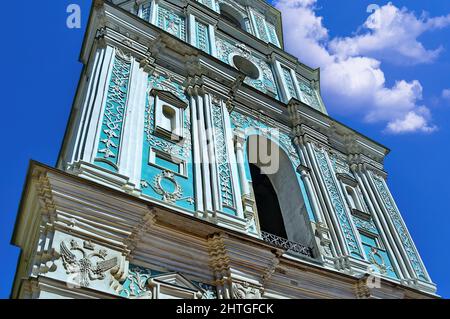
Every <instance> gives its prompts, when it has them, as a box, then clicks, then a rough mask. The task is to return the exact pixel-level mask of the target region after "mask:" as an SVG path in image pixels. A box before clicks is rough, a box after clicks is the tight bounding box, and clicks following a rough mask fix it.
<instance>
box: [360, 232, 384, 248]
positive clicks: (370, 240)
mask: <svg viewBox="0 0 450 319" xmlns="http://www.w3.org/2000/svg"><path fill="white" fill-rule="evenodd" d="M359 234H360V236H361V241H362V243H363V244H364V245H367V246H370V247H375V248H380V247H379V246H380V245H379V243H378V238H377V237H375V236H371V235H368V234H365V233H362V232H359Z"/></svg>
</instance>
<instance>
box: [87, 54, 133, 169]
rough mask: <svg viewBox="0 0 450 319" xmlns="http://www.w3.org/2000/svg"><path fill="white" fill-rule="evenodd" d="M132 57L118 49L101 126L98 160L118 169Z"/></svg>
mask: <svg viewBox="0 0 450 319" xmlns="http://www.w3.org/2000/svg"><path fill="white" fill-rule="evenodd" d="M130 71H131V58H130V57H128V56H126V55H124V54H123V53H122V52H121V51H119V50H118V51H117V54H116V57H115V61H114V66H113V70H112V75H111V81H110V85H109V89H108V93H107V97H106V106H105V113H104V116H103V123H102V127H101V135H100V145H99V150H98V153H97V159H96V161H101V162H105V163H107V164H109V165H110V166H112V168H114V169H115V170H117V161H118V154H119V146H120V140H121V135H122V126H123V122H124V116H125V108H126V104H127V97H128V85H129V81H130Z"/></svg>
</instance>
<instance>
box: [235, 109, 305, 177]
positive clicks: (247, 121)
mask: <svg viewBox="0 0 450 319" xmlns="http://www.w3.org/2000/svg"><path fill="white" fill-rule="evenodd" d="M231 121H232V123H233V124H234V125H235V126H236V127H238V128H242V129H248V128H250V129H255V130H257V131H258V133H259V134H261V135H262V136H264V137H266V138H268V139H271V140H273V139H274V137H275V136H274V135H275V134H272V133H273V129H272V128H270V127H268V126H267V125H266V124H265V123H263V122H262V121H259V120H256V119H253V118H251V117H249V116H245V115H243V114H241V113H238V112H233V113H231ZM277 133H278V139H277V140H276V141H275V142H278V143H279V145H280V147H281V148H282V149H283V150H284V151H285V152H286V154H287V155H288V156H289V158H290V159H291V161H292V164H293V165H294V166H295V168H297V167H298V166H299V165H300V163H301V162H300V158H299V155H298V153H297V151H296V149H295V147H294V144H293V143H292V139H291V138H290V137H289V135H286V134H284V133H282V132H277Z"/></svg>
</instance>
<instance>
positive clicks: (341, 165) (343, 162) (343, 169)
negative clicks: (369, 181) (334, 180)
mask: <svg viewBox="0 0 450 319" xmlns="http://www.w3.org/2000/svg"><path fill="white" fill-rule="evenodd" d="M329 155H330V161H331V164H333V169H334V171H335V172H336V174H347V175H350V176H352V177H354V175H353V172H352V171H351V170H350V165H349V164H348V163H347V157H346V156H345V155H342V154H338V153H330V154H329Z"/></svg>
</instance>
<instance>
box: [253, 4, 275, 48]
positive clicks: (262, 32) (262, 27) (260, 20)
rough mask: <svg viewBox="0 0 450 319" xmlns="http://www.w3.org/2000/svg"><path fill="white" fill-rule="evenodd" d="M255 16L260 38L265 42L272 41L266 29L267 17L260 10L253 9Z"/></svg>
mask: <svg viewBox="0 0 450 319" xmlns="http://www.w3.org/2000/svg"><path fill="white" fill-rule="evenodd" d="M252 12H253V16H254V17H255V23H256V30H257V31H258V35H259V38H260V39H261V40H263V41H265V42H271V41H270V38H269V36H268V35H267V30H266V18H265V17H264V16H263V15H261V14H259V13H258V12H256V11H254V10H252Z"/></svg>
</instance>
